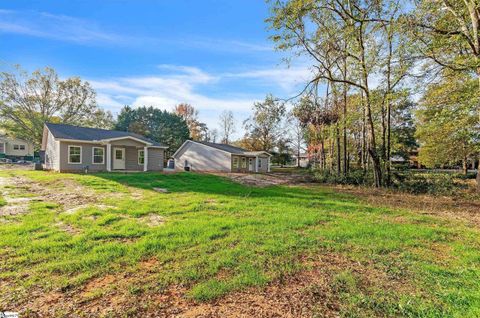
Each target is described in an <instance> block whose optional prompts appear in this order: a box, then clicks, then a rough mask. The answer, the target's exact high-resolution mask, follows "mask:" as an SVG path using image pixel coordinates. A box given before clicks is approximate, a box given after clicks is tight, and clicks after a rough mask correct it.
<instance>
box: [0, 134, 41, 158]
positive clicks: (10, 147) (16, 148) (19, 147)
mask: <svg viewBox="0 0 480 318" xmlns="http://www.w3.org/2000/svg"><path fill="white" fill-rule="evenodd" d="M33 154H34V147H33V143H31V142H28V141H26V140H22V139H18V138H13V137H9V136H5V135H0V158H8V159H18V160H32V159H33Z"/></svg>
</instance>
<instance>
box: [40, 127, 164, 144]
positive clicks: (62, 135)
mask: <svg viewBox="0 0 480 318" xmlns="http://www.w3.org/2000/svg"><path fill="white" fill-rule="evenodd" d="M45 126H46V127H47V128H48V130H49V131H50V132H51V133H52V135H53V137H55V138H58V139H71V140H80V141H101V140H108V139H121V138H134V139H139V140H141V141H143V142H146V143H150V144H151V145H152V146H155V147H165V146H163V145H162V144H160V143H158V142H156V141H153V140H151V139H149V138H146V137H144V136H142V135H139V134H135V133H131V132H128V131H118V130H107V129H99V128H89V127H80V126H73V125H66V124H52V123H46V124H45ZM165 148H166V147H165Z"/></svg>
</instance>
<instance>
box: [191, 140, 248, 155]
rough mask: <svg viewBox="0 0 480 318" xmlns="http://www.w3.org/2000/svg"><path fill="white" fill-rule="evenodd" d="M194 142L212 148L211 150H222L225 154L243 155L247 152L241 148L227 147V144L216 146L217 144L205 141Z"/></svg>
mask: <svg viewBox="0 0 480 318" xmlns="http://www.w3.org/2000/svg"><path fill="white" fill-rule="evenodd" d="M195 142H197V143H199V144H202V145H205V146H209V147H212V148H216V149H220V150H223V151H226V152H229V153H233V154H243V153H245V152H247V150H245V149H243V148H240V147H235V146H232V145H227V144H217V143H213V142H207V141H195Z"/></svg>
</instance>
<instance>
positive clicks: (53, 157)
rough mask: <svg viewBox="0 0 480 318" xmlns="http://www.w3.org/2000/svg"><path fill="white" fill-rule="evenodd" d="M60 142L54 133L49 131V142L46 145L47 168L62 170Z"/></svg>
mask: <svg viewBox="0 0 480 318" xmlns="http://www.w3.org/2000/svg"><path fill="white" fill-rule="evenodd" d="M57 147H58V142H56V141H55V138H54V137H53V135H52V133H51V132H50V131H48V134H47V142H46V147H45V169H47V170H56V171H58V170H60V165H59V156H58V148H57Z"/></svg>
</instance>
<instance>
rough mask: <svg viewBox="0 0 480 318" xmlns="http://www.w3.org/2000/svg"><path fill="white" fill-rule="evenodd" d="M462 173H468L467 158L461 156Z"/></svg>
mask: <svg viewBox="0 0 480 318" xmlns="http://www.w3.org/2000/svg"><path fill="white" fill-rule="evenodd" d="M463 174H464V175H467V174H468V159H467V158H463Z"/></svg>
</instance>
